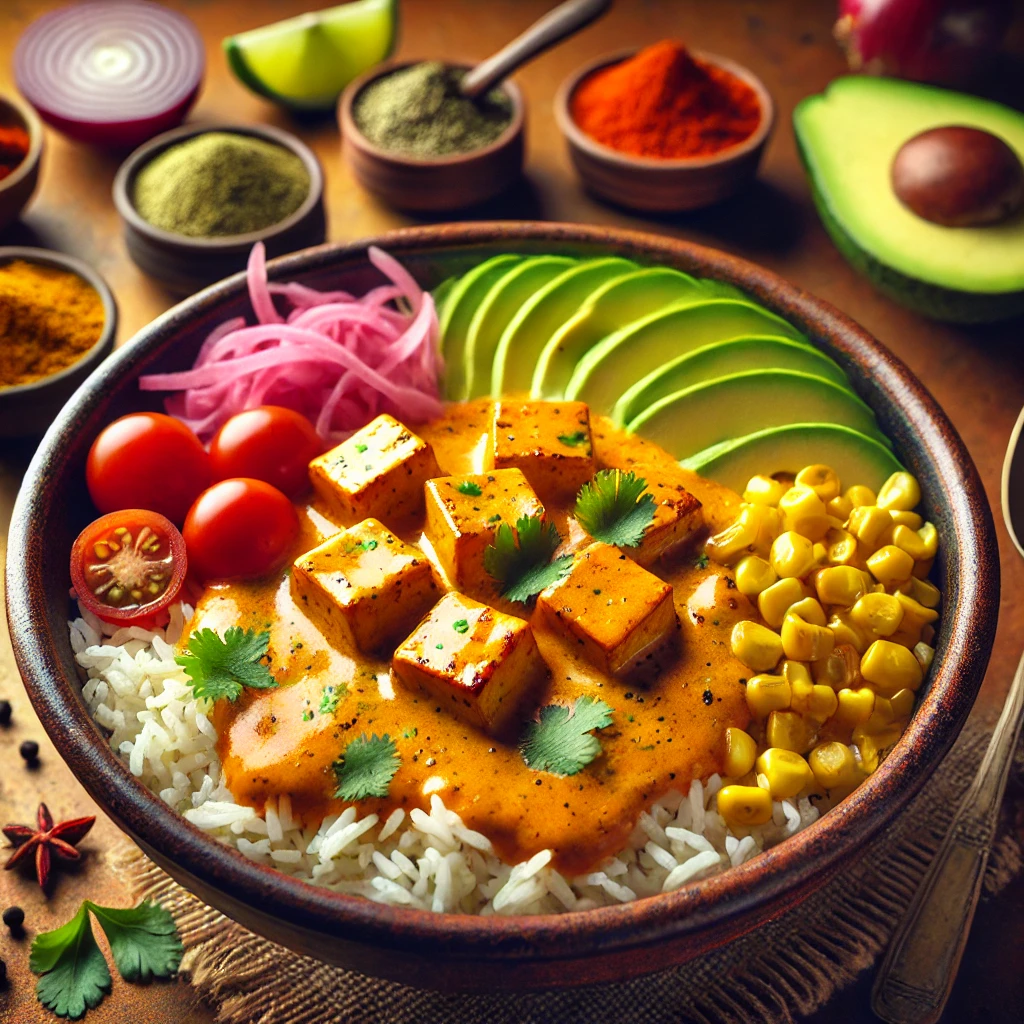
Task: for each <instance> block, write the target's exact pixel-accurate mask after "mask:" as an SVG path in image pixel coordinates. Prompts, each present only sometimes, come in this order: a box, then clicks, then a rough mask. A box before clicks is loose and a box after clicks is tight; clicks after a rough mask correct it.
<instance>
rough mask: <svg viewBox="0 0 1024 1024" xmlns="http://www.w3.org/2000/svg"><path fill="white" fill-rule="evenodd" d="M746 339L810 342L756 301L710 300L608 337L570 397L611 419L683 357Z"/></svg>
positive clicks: (661, 313)
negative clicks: (627, 396) (626, 396)
mask: <svg viewBox="0 0 1024 1024" xmlns="http://www.w3.org/2000/svg"><path fill="white" fill-rule="evenodd" d="M747 334H772V335H779V336H782V337H786V338H792V339H793V340H794V341H798V342H803V343H804V344H806V343H807V342H806V340H805V339H804V337H803V335H801V334H800V333H799V332H798V331H797V330H796V328H795V327H793V326H792V325H790V324H789V323H787V322H786V321H785V320H783V319H782V318H781V317H778V316H776V315H775V314H774V313H769V312H768V310H767V309H762V308H761V307H760V306H758V305H755V304H754V303H753V302H743V301H740V300H738V299H708V300H704V301H701V302H696V303H684V304H681V305H674V306H668V307H666V308H665V309H659V310H656V311H655V312H653V313H650V314H649V315H648V316H645V317H642V318H641V319H640V320H636V321H634V322H633V323H631V324H627V325H626V326H625V327H622V328H620V329H619V330H617V331H615V333H614V334H610V335H608V337H607V338H605V339H603V340H602V341H600V342H598V344H597V345H595V346H594V347H593V348H592V349H590V351H589V352H587V353H586V355H584V356H583V358H582V359H581V360H580V362H579V364H578V365H577V367H576V369H575V371H574V372H573V375H572V378H571V379H570V381H569V385H568V387H567V388H566V389H565V397H566V398H568V399H573V400H577V401H581V402H586V403H588V404H589V405H590V408H591V411H592V412H596V413H605V414H608V413H610V412H611V410H612V408H613V406H614V405H615V403H616V401H618V399H619V396H620V395H622V393H623V392H624V391H626V390H627V388H629V387H631V386H632V385H633V384H635V383H636V382H637V381H638V380H640V379H641V378H642V377H646V376H647V374H649V373H650V372H651V371H652V370H655V369H657V368H658V367H659V366H662V365H664V364H665V363H667V362H668V361H669V360H670V359H672V358H674V357H676V356H678V355H681V354H682V353H684V352H692V351H693V350H694V349H698V348H701V347H703V346H704V345H709V344H711V343H712V342H714V341H727V340H728V339H730V338H738V337H742V336H744V335H747Z"/></svg>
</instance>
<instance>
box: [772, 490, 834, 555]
mask: <svg viewBox="0 0 1024 1024" xmlns="http://www.w3.org/2000/svg"><path fill="white" fill-rule="evenodd" d="M779 511H780V512H781V513H782V525H783V527H784V528H785V529H786V530H790V531H792V532H793V533H799V534H800V535H801V536H802V537H806V538H807V539H808V540H812V541H814V540H821V539H822V537H824V536H825V534H826V533H828V513H827V512H826V511H825V502H823V501H822V500H821V498H819V497H818V495H817V494H816V493H815V492H814V491H813V490H812V489H811V488H810V487H805V486H804V485H803V484H801V483H796V484H794V485H793V486H792V487H791V488H790V489H789V490H788V491H786V493H785V494H784V495H783V496H782V500H781V501H780V502H779Z"/></svg>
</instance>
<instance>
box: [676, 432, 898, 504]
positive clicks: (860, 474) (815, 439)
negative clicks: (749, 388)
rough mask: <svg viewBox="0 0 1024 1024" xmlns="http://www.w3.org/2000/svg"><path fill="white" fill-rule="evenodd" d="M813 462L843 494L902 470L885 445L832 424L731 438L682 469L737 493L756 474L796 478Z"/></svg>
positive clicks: (687, 461)
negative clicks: (829, 472) (835, 478)
mask: <svg viewBox="0 0 1024 1024" xmlns="http://www.w3.org/2000/svg"><path fill="white" fill-rule="evenodd" d="M815 463H824V464H825V465H828V466H831V467H832V468H833V469H834V470H835V471H836V473H837V474H838V475H839V479H840V481H841V482H842V485H843V488H844V489H845V488H847V487H851V486H852V485H853V484H864V485H865V486H866V487H870V488H871V489H872V490H873V491H877V490H879V488H881V486H882V484H883V483H885V481H886V480H887V479H888V478H889V477H890V476H891V475H892V474H893V473H895V472H897V471H898V470H900V469H902V468H903V467H902V466H901V465H900V464H899V462H898V461H897V459H896V456H895V455H893V453H892V452H891V451H889V449H888V448H886V447H885V445H883V444H879V443H878V442H877V441H876V440H874V438H871V437H867V436H866V435H865V434H861V433H858V432H857V431H856V430H851V429H850V428H849V427H842V426H839V425H837V424H835V423H790V424H788V425H786V426H784V427H773V428H771V429H770V430H759V431H758V432H757V433H755V434H747V435H746V436H745V437H734V438H733V439H732V440H731V441H723V442H722V443H721V444H717V445H714V446H713V447H711V448H707V449H705V450H704V451H702V452H698V453H697V454H696V455H692V456H690V458H688V459H685V460H684V461H683V466H684V467H685V468H686V469H690V470H693V472H695V473H699V474H700V475H701V476H706V477H708V478H709V479H711V480H716V481H718V483H720V484H724V485H725V486H726V487H731V488H732V489H733V490H734V491H739V492H742V491H743V489H744V488H745V487H746V486H747V481H748V480H749V479H750V478H751V477H752V476H755V475H757V474H758V473H763V474H765V475H768V476H770V475H772V474H775V473H798V472H799V471H800V470H801V469H803V468H804V466H808V465H812V464H815Z"/></svg>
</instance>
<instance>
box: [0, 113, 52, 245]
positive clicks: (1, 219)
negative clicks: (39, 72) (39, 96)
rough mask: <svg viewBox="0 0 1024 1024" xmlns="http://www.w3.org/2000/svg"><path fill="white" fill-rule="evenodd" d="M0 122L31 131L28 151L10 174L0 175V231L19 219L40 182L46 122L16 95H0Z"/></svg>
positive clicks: (0, 123) (29, 132)
mask: <svg viewBox="0 0 1024 1024" xmlns="http://www.w3.org/2000/svg"><path fill="white" fill-rule="evenodd" d="M0 125H17V126H20V127H22V128H24V129H25V131H27V132H28V153H27V155H26V156H25V158H24V159H23V160H22V161H21V163H20V164H18V166H17V167H15V168H14V170H13V171H12V172H11V173H10V174H8V175H7V177H5V178H3V179H0V231H2V230H3V229H4V228H5V227H7V225H8V224H11V223H12V222H13V221H15V220H17V219H18V216H19V215H20V214H21V211H22V210H24V209H25V207H26V206H27V205H28V201H29V200H30V199H31V198H32V193H33V192H35V190H36V185H37V184H38V182H39V165H40V162H41V160H42V156H43V126H42V123H41V122H40V120H39V118H38V116H37V115H36V113H35V111H34V110H32V108H31V107H29V106H28V105H27V104H26V103H23V102H22V101H21V100H19V99H15V98H14V97H13V96H0Z"/></svg>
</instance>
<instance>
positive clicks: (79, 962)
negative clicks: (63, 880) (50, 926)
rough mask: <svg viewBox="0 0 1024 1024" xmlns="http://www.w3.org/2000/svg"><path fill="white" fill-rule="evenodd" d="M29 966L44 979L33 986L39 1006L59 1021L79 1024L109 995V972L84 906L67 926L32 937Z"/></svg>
mask: <svg viewBox="0 0 1024 1024" xmlns="http://www.w3.org/2000/svg"><path fill="white" fill-rule="evenodd" d="M29 966H30V967H31V968H32V970H33V971H34V972H35V973H36V974H41V975H43V977H41V978H40V979H39V981H38V983H37V984H36V996H37V997H38V998H39V1002H41V1003H42V1004H43V1006H45V1007H46V1008H47V1009H48V1010H52V1011H53V1012H54V1013H55V1014H56V1015H57V1016H58V1017H70V1018H71V1019H72V1020H78V1018H79V1017H84V1016H85V1012H86V1010H92V1009H95V1007H97V1006H99V1005H100V1003H101V1002H103V997H104V996H105V995H106V994H107V993H108V992H109V991H110V986H111V981H110V969H109V968H108V967H107V961H106V960H104V959H103V953H102V952H101V951H100V947H99V946H97V945H96V938H95V936H94V935H93V933H92V922H91V921H90V920H89V909H88V906H87V905H86V904H85V903H83V904H82V905H81V907H79V908H78V913H77V914H75V916H74V917H73V918H72V919H71V920H70V921H68V923H67V924H65V925H62V926H61V927H60V928H56V929H54V931H52V932H43V933H41V934H40V935H37V936H36V937H35V939H34V940H33V941H32V952H31V954H30V956H29Z"/></svg>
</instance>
